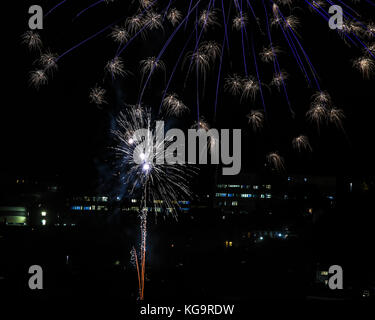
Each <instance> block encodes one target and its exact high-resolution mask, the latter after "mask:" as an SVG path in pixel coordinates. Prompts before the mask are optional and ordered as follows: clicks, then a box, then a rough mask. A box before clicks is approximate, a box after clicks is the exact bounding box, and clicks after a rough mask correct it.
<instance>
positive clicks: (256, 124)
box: [247, 110, 264, 131]
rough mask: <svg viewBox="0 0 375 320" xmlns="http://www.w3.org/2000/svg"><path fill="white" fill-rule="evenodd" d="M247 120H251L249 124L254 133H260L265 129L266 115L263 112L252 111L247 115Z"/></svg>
mask: <svg viewBox="0 0 375 320" xmlns="http://www.w3.org/2000/svg"><path fill="white" fill-rule="evenodd" d="M247 118H248V119H249V124H250V125H251V127H252V129H253V131H259V130H260V129H261V128H262V127H263V122H264V114H263V112H262V111H259V110H255V111H251V112H250V113H249V114H248V115H247Z"/></svg>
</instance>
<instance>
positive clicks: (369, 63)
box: [353, 57, 375, 78]
mask: <svg viewBox="0 0 375 320" xmlns="http://www.w3.org/2000/svg"><path fill="white" fill-rule="evenodd" d="M353 66H354V67H355V68H356V69H358V70H359V71H360V72H361V73H362V75H363V77H364V78H369V77H370V75H371V74H372V72H374V69H375V63H374V61H373V60H372V59H371V58H368V57H360V58H358V59H356V60H355V61H354V63H353Z"/></svg>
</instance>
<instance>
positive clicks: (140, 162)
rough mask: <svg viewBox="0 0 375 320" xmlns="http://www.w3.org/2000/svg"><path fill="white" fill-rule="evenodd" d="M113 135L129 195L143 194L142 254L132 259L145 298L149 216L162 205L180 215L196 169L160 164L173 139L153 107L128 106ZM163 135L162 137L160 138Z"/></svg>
mask: <svg viewBox="0 0 375 320" xmlns="http://www.w3.org/2000/svg"><path fill="white" fill-rule="evenodd" d="M117 127H118V129H117V130H114V132H113V133H114V135H115V137H116V140H117V141H118V145H117V147H115V150H116V153H117V155H118V159H119V163H118V164H119V170H120V171H121V172H122V174H121V179H122V183H123V184H124V185H125V186H126V187H127V191H128V194H129V195H131V196H136V197H140V198H141V201H140V207H139V217H140V221H141V226H140V230H141V245H140V250H139V254H137V251H136V249H135V248H134V249H133V250H132V260H133V261H134V262H135V263H136V267H137V274H138V281H139V297H140V299H141V300H143V297H144V278H145V263H146V239H147V215H148V213H149V212H155V213H156V212H157V210H156V207H160V206H162V208H164V210H165V212H166V213H169V214H171V215H172V216H174V217H177V216H176V214H177V208H178V207H179V202H178V200H177V199H189V198H191V197H192V193H191V191H190V188H189V179H191V177H192V175H193V174H194V173H195V170H194V169H192V168H190V167H188V166H187V165H185V164H180V163H176V164H169V163H167V162H166V163H164V161H163V163H160V161H159V159H160V158H163V159H164V157H165V159H167V158H171V157H173V155H174V150H175V149H173V148H169V147H170V146H171V143H172V142H173V139H172V137H170V136H168V134H167V135H166V136H165V137H164V128H163V127H162V126H159V125H158V122H157V121H154V120H153V119H152V116H151V110H150V109H148V108H146V107H143V106H141V105H136V106H128V107H127V108H126V109H125V111H124V112H121V113H120V115H119V117H118V119H117ZM145 129H146V130H148V131H147V138H148V139H147V141H146V142H145V141H143V140H141V139H140V137H138V136H137V134H136V133H137V131H138V130H145ZM159 137H163V138H161V139H160V138H159Z"/></svg>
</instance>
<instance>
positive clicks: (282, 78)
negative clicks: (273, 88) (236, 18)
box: [262, 0, 294, 114]
mask: <svg viewBox="0 0 375 320" xmlns="http://www.w3.org/2000/svg"><path fill="white" fill-rule="evenodd" d="M262 4H263V8H264V13H265V16H266V27H267V35H268V39H269V42H270V47H271V49H272V55H273V56H274V59H273V64H274V70H275V73H276V74H279V75H281V82H282V85H283V91H284V94H285V98H286V100H287V103H288V107H289V110H290V112H291V113H292V114H294V111H293V109H292V106H291V104H290V100H289V96H288V91H287V90H286V86H285V82H284V77H283V76H282V73H281V69H280V65H279V60H278V58H277V55H276V54H275V50H274V46H273V41H272V35H271V30H270V25H269V18H268V13H267V8H266V4H265V3H264V0H262Z"/></svg>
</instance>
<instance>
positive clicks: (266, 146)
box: [0, 0, 375, 185]
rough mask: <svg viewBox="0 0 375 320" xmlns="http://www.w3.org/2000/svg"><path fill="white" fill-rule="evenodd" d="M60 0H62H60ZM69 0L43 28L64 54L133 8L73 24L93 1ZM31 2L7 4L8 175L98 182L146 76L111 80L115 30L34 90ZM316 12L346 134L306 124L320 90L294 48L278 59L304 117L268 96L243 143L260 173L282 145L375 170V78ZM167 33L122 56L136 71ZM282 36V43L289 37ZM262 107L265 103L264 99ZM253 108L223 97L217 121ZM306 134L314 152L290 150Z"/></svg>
mask: <svg viewBox="0 0 375 320" xmlns="http://www.w3.org/2000/svg"><path fill="white" fill-rule="evenodd" d="M55 2H56V3H57V2H58V1H57V0H56V1H53V3H55ZM68 2H69V1H68ZM68 2H67V3H66V4H65V5H64V6H62V7H61V8H60V9H59V10H58V11H56V12H55V13H53V14H52V15H51V16H49V17H48V18H47V19H46V20H45V30H43V32H41V35H42V38H43V39H44V40H45V47H47V48H48V47H49V48H51V51H53V52H58V53H61V52H64V51H65V50H66V49H68V48H70V47H72V46H73V45H75V44H76V43H78V42H79V40H81V39H84V38H86V37H87V36H89V35H91V34H93V33H94V32H96V31H97V30H99V29H100V28H101V27H103V26H105V25H107V24H108V23H110V22H112V21H114V20H116V19H117V18H120V17H121V16H122V15H125V14H126V12H124V11H121V10H119V8H120V7H121V5H120V4H119V5H118V6H119V7H117V6H116V5H113V7H112V9H111V8H109V7H108V8H107V7H105V6H104V5H102V7H100V8H97V9H93V10H92V11H90V12H88V13H86V14H85V15H84V16H82V17H81V18H80V19H78V20H77V21H72V18H73V16H74V14H75V13H77V12H79V9H80V8H81V9H82V8H84V7H85V4H86V3H87V4H90V3H92V1H80V3H79V5H77V2H76V1H74V3H75V4H74V5H70V4H68ZM51 3H52V1H42V2H41V4H42V5H43V6H44V7H45V8H46V9H45V10H48V8H50V6H51ZM81 3H82V4H81ZM31 4H35V3H34V2H31V1H23V4H18V5H15V4H14V5H13V7H12V8H9V16H10V17H11V18H12V19H11V23H10V24H9V27H8V28H6V30H5V33H6V39H7V40H6V42H5V43H4V45H3V50H2V51H3V53H5V56H3V66H4V68H5V74H4V73H3V90H4V97H3V103H2V106H1V111H0V112H1V116H0V119H1V135H0V137H1V138H0V147H1V149H0V150H1V167H0V172H1V173H2V174H4V173H5V174H9V173H10V174H26V175H47V176H48V175H54V174H59V175H60V176H62V177H63V179H64V180H70V181H74V183H76V182H77V183H78V182H79V183H81V182H82V181H84V183H86V184H88V185H96V184H98V181H99V180H100V179H99V176H100V175H101V174H103V171H101V168H103V164H104V165H105V162H106V159H110V153H111V152H110V150H109V146H110V143H111V136H110V133H109V130H110V127H111V119H112V115H113V114H116V112H117V110H118V108H119V105H120V101H121V100H126V102H128V103H134V102H135V99H134V94H133V92H135V91H136V90H137V88H138V87H139V78H138V79H137V76H134V77H130V78H129V79H128V80H125V81H120V82H119V81H117V82H115V83H111V80H110V79H108V77H107V78H104V80H103V69H104V66H105V63H106V61H107V60H109V59H110V58H112V57H113V54H114V52H115V51H116V46H115V45H114V44H113V43H112V42H111V40H110V39H108V37H107V36H100V37H98V38H97V39H95V40H92V41H90V42H88V43H86V44H85V45H84V46H82V47H80V48H79V49H77V50H75V51H74V52H72V53H70V54H69V55H67V56H65V57H64V58H63V59H62V60H61V61H60V62H59V70H58V71H57V72H56V74H55V76H54V78H53V79H52V80H51V81H50V83H49V84H48V85H47V86H46V87H43V88H41V89H40V90H39V91H36V90H35V89H33V88H30V87H29V86H28V73H29V71H30V70H32V68H33V66H32V63H33V60H35V58H36V56H33V55H31V54H30V53H29V51H28V50H27V49H26V48H25V47H24V46H22V45H21V43H20V42H21V40H20V37H21V35H22V33H23V32H25V31H26V30H27V20H28V14H27V11H28V7H29V6H30V5H31ZM372 10H374V9H372ZM368 14H370V13H368ZM309 16H310V15H309V14H308V15H306V19H304V20H303V23H302V26H301V27H300V34H301V35H302V36H303V40H302V43H303V45H304V48H305V49H306V51H307V52H308V53H309V56H310V58H311V60H312V62H313V63H314V65H315V67H316V69H317V70H318V74H319V76H320V79H321V85H322V88H324V89H325V90H327V91H329V93H330V94H331V96H332V97H333V101H334V102H335V105H336V106H337V107H340V108H342V109H343V110H344V111H345V113H346V117H347V118H346V120H345V122H344V126H345V131H346V133H345V134H343V133H342V132H340V131H339V130H336V129H333V128H329V129H327V128H323V129H322V130H321V132H320V134H317V132H316V130H314V128H313V126H311V125H308V124H307V123H306V121H305V119H304V114H305V112H306V110H307V108H308V105H309V100H310V97H311V94H312V91H311V90H310V89H307V88H306V85H305V84H304V83H303V81H304V80H303V77H302V76H301V74H300V73H298V71H297V70H294V69H293V68H295V66H294V64H291V62H290V57H288V55H289V53H287V52H286V53H287V54H284V58H283V57H281V58H280V59H281V60H280V61H281V62H283V61H284V60H283V59H285V63H284V64H283V65H285V68H286V69H287V70H288V71H289V72H290V73H291V81H290V83H289V84H288V88H289V95H290V98H291V101H292V103H293V108H294V109H295V111H296V113H297V115H296V119H294V120H293V119H291V117H290V114H289V113H288V109H287V106H286V104H285V99H284V98H283V96H282V95H278V94H277V93H276V94H273V95H272V96H271V95H270V94H267V93H266V100H267V101H266V103H267V110H268V111H267V115H268V123H267V125H266V127H267V128H266V130H265V132H264V133H261V134H256V135H255V134H253V133H251V132H249V130H248V128H247V129H246V130H244V132H243V147H242V149H243V153H245V154H244V157H243V161H242V166H243V168H244V169H245V170H248V171H254V170H258V169H259V168H260V167H262V166H263V162H264V160H263V159H264V155H265V153H267V152H269V151H275V150H277V151H279V152H280V153H281V154H282V155H283V156H284V157H285V159H286V166H287V169H288V171H302V172H312V173H324V174H347V173H352V172H357V173H369V172H370V171H371V172H372V171H373V169H372V167H373V158H372V155H371V154H372V149H373V138H374V130H373V115H374V112H373V109H374V101H375V100H374V99H375V91H374V88H375V86H374V84H375V81H374V78H372V80H363V79H362V76H361V75H360V74H359V73H358V72H357V71H355V70H354V69H353V68H352V60H353V59H354V58H355V57H357V56H358V55H360V53H361V50H360V49H358V48H355V47H352V48H349V47H348V46H346V45H345V44H344V43H343V42H342V40H340V39H338V37H337V35H336V34H335V33H334V32H332V31H329V30H328V26H327V25H326V23H325V22H322V21H321V20H319V19H318V18H317V17H314V18H313V19H311V18H309ZM373 16H374V15H373ZM165 34H166V35H169V34H170V30H166V32H165ZM180 38H181V40H180V41H179V40H177V41H176V42H175V44H174V45H173V47H172V49H171V50H170V51H167V53H166V54H167V56H166V58H165V59H166V60H165V61H166V65H167V70H170V68H171V67H172V66H173V65H172V66H171V64H170V63H169V61H172V60H171V59H172V58H173V57H174V56H175V55H176V52H178V51H177V50H175V48H178V46H179V45H181V43H182V42H181V41H182V40H183V39H185V38H184V37H183V36H182V37H180ZM163 39H164V40H165V36H163V35H162V34H155V35H154V36H153V37H152V38H151V39H148V41H147V42H143V43H141V42H135V43H134V45H133V46H132V48H129V51H127V53H126V55H124V56H123V57H124V60H125V61H130V62H131V63H132V64H131V65H130V66H129V68H130V69H131V70H133V71H136V70H137V68H138V65H137V64H136V63H138V62H136V61H139V60H140V59H141V57H146V56H150V55H154V54H156V52H157V50H158V49H160V44H161V42H162V41H163ZM255 39H256V41H255V45H256V46H258V47H260V48H261V47H262V45H261V44H260V43H258V42H257V35H256V36H255ZM279 43H280V44H281V45H282V46H284V44H283V42H282V41H279ZM240 48H241V47H240V44H239V45H237V46H236V45H233V48H232V51H231V52H232V53H231V56H230V60H231V61H232V62H233V66H234V68H236V66H237V65H238V64H239V62H240V61H241V55H240V50H239V49H240ZM284 51H287V50H286V49H284ZM138 57H139V58H138ZM135 58H137V59H135ZM227 58H228V57H227ZM288 59H289V61H288ZM249 61H251V60H250V58H249ZM289 67H290V68H289ZM261 68H266V67H262V66H261ZM226 69H228V65H227V64H226V66H224V70H225V71H226ZM179 70H180V69H179ZM262 70H263V71H264V70H265V69H262ZM216 72H217V71H216V69H215V73H216ZM134 74H136V72H134ZM265 74H266V73H265ZM183 80H184V74H183V73H181V72H179V75H178V76H177V78H176V87H175V88H179V87H181V84H182V82H183ZM103 81H104V86H105V87H106V88H107V89H108V91H109V97H110V99H109V100H110V105H109V106H107V107H105V108H104V109H103V110H100V109H98V108H97V107H96V106H94V105H91V104H89V103H88V93H89V89H90V87H92V86H93V85H95V83H99V84H101V83H103ZM136 81H138V84H137V82H136ZM215 81H216V80H215V78H214V77H208V79H207V87H206V93H205V97H204V98H203V99H202V103H201V112H202V114H203V115H204V116H205V117H206V118H207V120H208V121H209V122H212V120H211V119H212V110H213V98H212V97H213V96H212V92H213V89H214V88H215V86H216V82H215ZM158 85H159V83H157V82H156V83H152V89H151V94H149V95H148V96H147V99H148V102H149V103H150V102H151V104H153V105H158V103H155V102H154V101H155V99H156V98H159V100H158V101H160V93H157V92H160V88H158ZM194 94H195V93H194V90H193V91H191V92H190V91H189V90H186V92H185V96H186V100H185V101H187V103H188V105H189V104H190V106H191V109H192V112H191V115H190V116H189V117H188V118H187V119H184V120H183V124H184V125H187V124H188V123H191V122H192V118H193V117H195V114H196V113H195V105H194V103H193V101H194V99H195V98H194ZM155 97H156V98H155ZM189 99H190V100H189ZM257 104H258V105H259V106H261V105H260V102H259V100H258V101H257ZM248 110H249V107H248V105H246V104H240V103H239V101H238V99H233V98H231V97H229V96H228V95H225V97H224V98H221V99H220V103H219V106H218V118H217V126H218V127H235V128H242V127H243V128H245V127H246V121H247V120H246V118H245V115H246V113H247V112H248ZM301 133H304V134H308V136H309V137H310V139H311V143H312V146H313V148H314V152H313V153H312V154H309V155H298V154H296V153H295V152H293V151H292V150H291V139H292V137H293V136H296V135H297V134H301Z"/></svg>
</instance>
